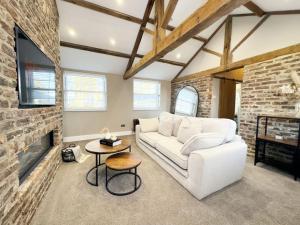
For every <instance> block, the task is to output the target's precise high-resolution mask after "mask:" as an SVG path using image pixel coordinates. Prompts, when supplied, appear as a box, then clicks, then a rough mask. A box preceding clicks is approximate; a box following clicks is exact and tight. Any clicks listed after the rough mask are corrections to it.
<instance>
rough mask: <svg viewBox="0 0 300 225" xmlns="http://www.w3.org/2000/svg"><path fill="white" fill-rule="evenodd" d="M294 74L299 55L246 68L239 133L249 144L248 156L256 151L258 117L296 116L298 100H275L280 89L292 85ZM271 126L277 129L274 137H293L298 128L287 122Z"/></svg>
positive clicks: (283, 57) (299, 64)
mask: <svg viewBox="0 0 300 225" xmlns="http://www.w3.org/2000/svg"><path fill="white" fill-rule="evenodd" d="M293 70H294V71H297V72H298V74H299V73H300V53H296V54H291V55H285V56H281V57H277V58H274V59H272V60H268V61H265V62H261V63H257V64H253V65H249V66H245V72H244V81H243V84H242V96H241V121H240V127H241V128H240V133H241V135H242V137H243V138H244V139H245V141H246V142H247V144H248V147H249V153H250V154H253V153H254V150H255V146H254V145H255V131H256V118H257V115H261V114H268V115H277V116H280V115H282V116H295V115H296V110H295V105H296V103H297V102H298V101H300V99H294V98H291V97H286V96H276V90H278V88H279V87H281V86H282V85H285V84H290V83H291V82H292V79H291V77H290V74H291V71H293ZM262 122H263V121H262ZM271 122H272V121H271ZM271 125H272V126H273V127H275V128H276V129H275V130H274V132H273V133H274V134H282V135H284V136H292V137H295V135H296V134H295V132H296V130H297V126H296V125H295V124H291V125H288V124H287V121H282V123H279V122H276V121H273V123H271ZM270 128H271V127H270ZM270 130H271V129H270Z"/></svg>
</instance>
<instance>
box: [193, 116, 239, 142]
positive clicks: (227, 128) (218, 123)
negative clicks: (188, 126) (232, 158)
mask: <svg viewBox="0 0 300 225" xmlns="http://www.w3.org/2000/svg"><path fill="white" fill-rule="evenodd" d="M189 119H190V120H191V121H192V122H193V123H201V124H202V132H203V133H211V132H213V133H214V132H217V133H222V134H224V135H225V139H224V143H226V142H230V141H232V140H233V139H234V138H235V133H236V122H235V121H233V120H230V119H219V118H197V117H189Z"/></svg>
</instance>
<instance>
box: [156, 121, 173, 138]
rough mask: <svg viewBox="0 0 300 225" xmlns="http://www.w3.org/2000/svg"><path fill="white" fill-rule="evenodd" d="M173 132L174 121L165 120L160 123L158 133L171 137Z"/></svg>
mask: <svg viewBox="0 0 300 225" xmlns="http://www.w3.org/2000/svg"><path fill="white" fill-rule="evenodd" d="M172 131H173V119H172V118H165V119H161V120H160V121H159V127H158V132H159V133H160V134H162V135H164V136H167V137H170V136H171V135H172Z"/></svg>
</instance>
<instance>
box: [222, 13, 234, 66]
mask: <svg viewBox="0 0 300 225" xmlns="http://www.w3.org/2000/svg"><path fill="white" fill-rule="evenodd" d="M231 36H232V16H231V15H229V16H228V17H227V18H226V22H225V37H224V48H223V57H222V60H221V64H222V65H227V64H228V63H229V62H231V58H232V57H231V54H230V46H231Z"/></svg>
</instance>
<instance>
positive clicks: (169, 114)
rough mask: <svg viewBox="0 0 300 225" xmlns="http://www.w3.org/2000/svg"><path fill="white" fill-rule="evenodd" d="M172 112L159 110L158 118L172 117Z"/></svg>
mask: <svg viewBox="0 0 300 225" xmlns="http://www.w3.org/2000/svg"><path fill="white" fill-rule="evenodd" d="M173 116H174V114H172V113H169V112H161V113H160V114H159V120H165V119H173Z"/></svg>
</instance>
